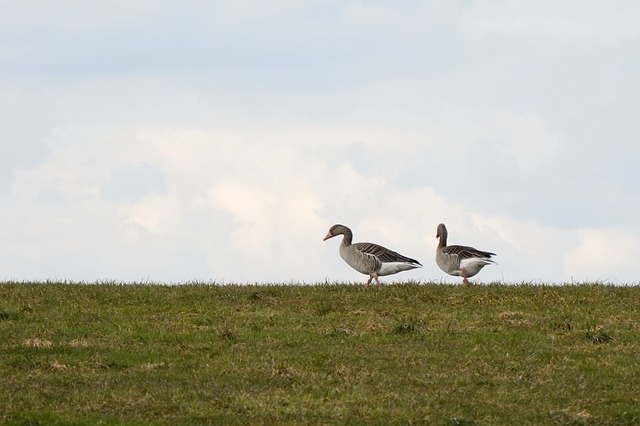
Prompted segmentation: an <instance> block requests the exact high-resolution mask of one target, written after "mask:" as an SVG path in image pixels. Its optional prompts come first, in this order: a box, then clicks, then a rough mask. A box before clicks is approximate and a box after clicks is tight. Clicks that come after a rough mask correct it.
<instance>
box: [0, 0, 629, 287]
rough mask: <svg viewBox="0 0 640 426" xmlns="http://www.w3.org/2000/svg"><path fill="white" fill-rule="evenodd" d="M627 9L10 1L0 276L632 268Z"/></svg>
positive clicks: (520, 274)
mask: <svg viewBox="0 0 640 426" xmlns="http://www.w3.org/2000/svg"><path fill="white" fill-rule="evenodd" d="M638 22H640V3H639V2H637V1H632V0H627V1H624V0H611V1H607V2H602V1H597V0H553V1H552V0H536V1H525V0H522V1H511V0H493V1H491V0H477V1H473V0H469V1H463V2H451V1H404V2H397V1H391V0H389V1H333V0H322V1H313V0H309V1H298V0H295V1H293V0H272V1H269V2H262V1H198V0H194V1H189V2H184V1H174V0H153V1H150V0H126V1H124V0H110V1H95V2H86V1H79V0H67V1H65V0H46V1H44V0H41V1H39V0H31V1H23V0H4V1H2V2H1V3H0V129H1V132H2V133H1V134H0V148H1V154H0V206H2V207H1V212H2V213H1V216H0V218H1V220H0V243H1V244H0V280H45V279H52V280H53V279H66V280H82V281H90V282H93V281H97V280H117V281H126V282H130V281H131V282H141V281H151V282H168V283H169V282H171V283H179V282H187V281H192V280H198V281H207V282H209V281H210V282H220V283H268V282H305V283H318V282H324V281H330V282H334V281H348V282H364V280H365V279H366V277H364V276H363V275H360V274H358V273H357V272H355V271H353V270H352V269H351V268H349V267H348V266H347V265H346V264H344V263H343V262H342V260H341V259H340V258H339V255H338V245H339V239H338V238H336V239H332V240H328V241H325V242H323V241H322V238H323V237H324V236H325V234H326V233H327V230H328V229H329V227H330V226H331V225H333V224H335V223H342V224H345V225H347V226H349V227H351V229H352V230H353V231H354V234H355V237H354V240H355V241H370V242H375V243H379V244H382V245H385V246H387V247H389V248H391V249H394V250H396V251H399V252H400V253H402V254H405V255H407V256H410V257H413V258H416V259H418V260H419V261H421V262H422V263H423V264H424V267H423V268H421V269H417V270H414V271H410V272H404V273H402V274H401V275H395V276H391V277H385V279H384V280H383V282H384V281H387V282H389V281H397V280H405V279H414V280H421V281H427V280H434V281H437V282H450V283H453V282H459V281H460V279H459V278H454V277H448V276H446V275H445V274H444V273H442V272H441V271H440V270H439V269H438V268H437V266H436V264H435V261H434V252H435V246H436V243H437V241H436V239H435V232H436V226H437V225H438V223H440V222H444V223H446V225H447V227H448V228H449V243H450V244H466V245H472V246H475V247H477V248H479V249H484V250H489V251H493V252H495V253H497V254H498V256H497V258H496V260H497V261H498V263H499V264H498V265H496V266H490V267H487V268H485V269H484V270H483V271H482V272H481V273H480V274H479V275H478V276H477V277H476V278H475V279H474V281H480V282H491V281H500V282H505V283H518V282H523V281H526V282H535V283H540V282H550V283H565V282H572V281H573V282H583V281H587V280H588V281H593V280H598V281H603V282H607V283H616V284H627V283H638V282H639V278H638V277H639V275H638V268H637V258H636V256H637V253H639V252H640V167H639V166H638V161H639V160H640V26H638V25H637V23H638Z"/></svg>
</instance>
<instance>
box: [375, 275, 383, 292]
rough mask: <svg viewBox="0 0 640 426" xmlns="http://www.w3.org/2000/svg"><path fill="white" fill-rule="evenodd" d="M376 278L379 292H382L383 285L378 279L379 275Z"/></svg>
mask: <svg viewBox="0 0 640 426" xmlns="http://www.w3.org/2000/svg"><path fill="white" fill-rule="evenodd" d="M374 277H375V279H376V283H378V290H382V284H380V280H379V279H378V274H375V275H374Z"/></svg>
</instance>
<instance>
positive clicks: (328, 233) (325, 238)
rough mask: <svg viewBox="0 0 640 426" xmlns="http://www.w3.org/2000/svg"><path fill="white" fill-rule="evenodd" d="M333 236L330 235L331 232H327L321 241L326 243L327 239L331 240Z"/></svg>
mask: <svg viewBox="0 0 640 426" xmlns="http://www.w3.org/2000/svg"><path fill="white" fill-rule="evenodd" d="M333 237H335V235H332V234H331V231H329V232H327V235H326V236H325V237H324V238H323V239H322V241H327V240H328V239H329V238H333Z"/></svg>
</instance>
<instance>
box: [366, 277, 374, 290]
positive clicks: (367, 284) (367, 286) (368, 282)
mask: <svg viewBox="0 0 640 426" xmlns="http://www.w3.org/2000/svg"><path fill="white" fill-rule="evenodd" d="M372 279H373V276H372V275H369V280H368V281H367V283H366V284H365V285H364V288H365V289H367V288H369V284H371V280H372Z"/></svg>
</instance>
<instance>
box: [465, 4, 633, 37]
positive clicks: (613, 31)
mask: <svg viewBox="0 0 640 426" xmlns="http://www.w3.org/2000/svg"><path fill="white" fill-rule="evenodd" d="M638 21H640V5H639V4H638V3H637V2H634V1H629V0H614V1H608V2H601V1H597V0H591V1H580V0H571V1H561V2H558V1H552V0H536V1H511V0H501V1H494V0H479V1H477V2H476V3H475V5H474V7H473V8H472V9H471V10H470V11H469V12H468V13H467V14H466V15H465V16H464V18H463V20H462V25H463V27H464V28H466V29H467V30H468V31H471V32H474V33H479V34H491V33H497V34H504V35H508V36H519V37H524V38H528V39H534V40H549V41H560V42H563V43H580V44H583V45H584V44H589V43H605V44H609V43H617V42H625V41H634V40H638V39H639V38H640V28H639V26H638V25H637V23H638Z"/></svg>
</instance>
